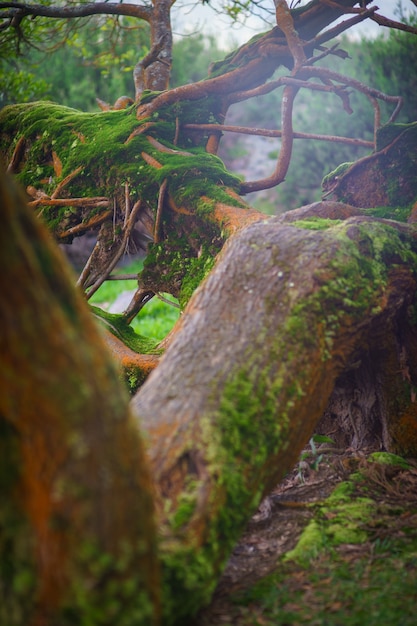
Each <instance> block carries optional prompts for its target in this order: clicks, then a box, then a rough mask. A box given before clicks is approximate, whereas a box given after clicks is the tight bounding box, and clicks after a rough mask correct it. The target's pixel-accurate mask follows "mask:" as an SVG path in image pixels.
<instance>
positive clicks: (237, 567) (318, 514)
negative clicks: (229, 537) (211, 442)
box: [196, 453, 417, 626]
mask: <svg viewBox="0 0 417 626" xmlns="http://www.w3.org/2000/svg"><path fill="white" fill-rule="evenodd" d="M297 476H299V468H298V467H296V468H294V472H292V473H291V474H290V475H289V476H288V477H287V478H286V479H285V481H283V483H282V485H281V486H280V487H278V488H277V490H276V491H275V492H274V493H273V494H272V495H271V496H270V505H269V506H270V511H269V513H268V515H267V516H266V517H265V515H264V516H262V511H261V513H258V515H257V516H255V517H254V518H253V520H252V521H251V522H250V524H249V526H248V529H247V531H246V533H245V535H244V537H243V538H242V541H241V542H240V543H239V546H238V547H237V548H236V550H235V551H234V553H233V556H232V558H231V560H230V562H229V565H228V568H227V569H226V572H225V575H224V577H223V580H222V582H221V584H220V586H219V590H218V594H217V596H215V599H214V602H213V603H212V605H211V607H210V608H209V609H208V610H206V611H205V612H202V613H201V615H200V616H199V618H198V621H196V626H214V624H219V623H221V624H225V625H227V626H232V624H233V626H258V625H259V626H277V625H279V626H284V625H285V626H287V625H288V626H290V625H291V626H292V625H293V626H296V625H297V626H298V625H299V624H309V625H310V626H311V625H320V626H322V625H329V626H340V625H342V624H343V626H345V625H347V626H362V625H363V624H366V625H367V626H368V625H371V626H374V625H375V626H376V625H377V624H378V625H380V624H387V625H391V624H392V625H394V624H395V625H397V624H401V625H404V626H408V625H410V626H411V624H414V623H415V602H416V589H417V469H416V463H415V462H414V461H411V462H408V461H405V460H404V459H402V458H400V457H396V456H395V455H388V454H385V453H376V454H370V455H369V456H368V457H365V455H359V456H358V455H356V454H355V453H347V454H343V455H341V454H335V455H332V454H326V455H324V456H323V459H322V461H321V463H320V466H319V468H318V470H317V471H311V472H310V474H309V475H308V476H306V477H305V480H304V482H300V481H299V480H298V483H297V480H296V477H297ZM329 492H330V495H329ZM303 528H304V532H303ZM306 529H308V530H306ZM313 531H314V532H313ZM288 548H289V549H288ZM266 571H269V574H267V575H266V576H265V572H266ZM230 590H232V591H230Z"/></svg>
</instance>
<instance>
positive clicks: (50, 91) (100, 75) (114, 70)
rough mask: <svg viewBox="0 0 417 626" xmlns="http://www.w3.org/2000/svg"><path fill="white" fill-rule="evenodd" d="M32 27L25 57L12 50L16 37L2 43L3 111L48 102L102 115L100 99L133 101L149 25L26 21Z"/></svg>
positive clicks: (107, 20)
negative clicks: (128, 98)
mask: <svg viewBox="0 0 417 626" xmlns="http://www.w3.org/2000/svg"><path fill="white" fill-rule="evenodd" d="M27 24H31V25H32V26H31V31H30V33H29V36H28V38H27V40H28V43H25V44H24V45H22V46H21V50H20V54H17V52H16V49H15V48H13V47H12V44H13V40H12V39H11V37H12V34H10V35H9V36H8V40H7V42H6V41H4V38H5V35H4V37H3V41H1V40H0V50H2V49H3V50H4V51H5V53H4V54H3V55H0V70H1V71H0V76H1V78H0V104H1V105H3V106H4V105H6V104H13V103H16V102H28V101H33V100H37V99H40V98H44V99H49V100H53V101H55V102H59V103H61V104H66V105H67V106H71V107H74V108H79V109H81V110H84V111H97V109H98V107H97V103H96V98H97V97H98V98H100V99H102V100H104V101H106V102H108V103H110V104H113V103H114V102H115V100H116V99H117V98H118V97H119V96H121V95H129V96H132V97H133V95H134V86H133V78H132V72H133V68H134V66H135V65H136V63H137V61H138V60H139V59H140V58H141V56H144V55H145V54H146V53H147V52H148V51H149V49H148V45H149V27H148V25H147V24H146V23H144V22H139V21H138V20H134V19H132V18H128V17H123V18H121V17H119V18H115V17H112V16H92V17H90V18H89V19H88V20H75V21H72V20H70V21H65V20H52V21H51V20H47V19H45V18H37V19H36V21H35V20H24V21H23V25H24V26H25V27H26V25H27ZM6 32H8V31H6ZM132 42H133V43H134V45H132ZM31 44H33V46H34V47H31ZM6 50H7V52H6Z"/></svg>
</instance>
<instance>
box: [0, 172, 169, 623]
mask: <svg viewBox="0 0 417 626" xmlns="http://www.w3.org/2000/svg"><path fill="white" fill-rule="evenodd" d="M0 206H1V224H2V227H1V232H0V257H1V268H2V271H1V274H0V284H1V303H0V325H1V339H0V371H1V375H0V431H1V437H0V450H1V452H0V484H1V492H2V503H1V509H0V537H1V538H0V622H1V623H2V624H8V625H9V626H17V625H19V626H23V625H26V626H29V625H31V626H35V625H36V626H41V625H44V624H60V625H62V626H64V625H65V624H68V625H69V624H74V623H78V624H92V623H94V624H97V625H99V624H102V625H104V624H115V623H117V624H132V623H135V624H143V625H144V626H145V625H146V626H148V625H149V624H156V623H158V621H159V620H158V615H159V610H160V609H159V606H160V605H159V596H160V592H159V586H160V585H159V571H158V564H157V555H156V533H155V526H154V505H153V487H152V482H151V477H150V474H149V468H148V464H147V461H146V459H145V453H144V448H143V444H142V441H141V439H140V436H139V434H138V431H137V428H136V427H135V424H134V423H133V421H132V417H131V415H130V413H129V408H128V395H127V392H126V388H125V386H124V383H123V382H122V381H121V379H120V372H119V371H118V369H117V366H116V365H115V362H114V361H113V359H112V357H111V355H110V353H108V351H107V349H106V348H105V346H104V343H103V341H102V338H101V336H100V331H99V329H98V328H97V327H96V324H95V322H94V320H93V318H92V316H91V314H90V312H89V310H88V307H87V306H86V304H85V302H84V301H83V297H82V296H81V293H78V292H76V290H75V289H74V286H73V276H72V274H70V272H69V270H68V269H67V267H66V264H65V262H64V259H63V257H62V256H61V253H60V251H59V250H58V249H57V247H56V245H55V243H54V242H53V241H52V239H51V238H50V235H49V234H48V233H47V232H46V230H45V229H44V227H43V226H42V225H41V224H40V223H39V220H37V219H36V218H35V216H34V215H33V212H32V211H29V210H28V209H27V207H26V206H25V200H24V198H23V197H22V196H20V194H18V193H17V192H16V188H14V187H13V186H12V185H11V182H10V181H8V180H5V179H4V177H3V176H2V177H1V202H0Z"/></svg>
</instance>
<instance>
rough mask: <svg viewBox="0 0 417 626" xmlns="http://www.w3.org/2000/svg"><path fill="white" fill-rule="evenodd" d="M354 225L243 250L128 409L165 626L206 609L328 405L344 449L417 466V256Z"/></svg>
mask: <svg viewBox="0 0 417 626" xmlns="http://www.w3.org/2000/svg"><path fill="white" fill-rule="evenodd" d="M320 213H322V214H323V215H325V216H331V217H332V218H333V219H335V220H336V221H335V222H333V223H334V225H332V220H331V219H321V218H317V215H320ZM358 213H360V211H358V210H356V209H354V208H352V207H348V206H346V205H341V204H338V203H325V204H324V205H316V206H312V207H307V208H306V209H304V210H302V211H299V212H298V214H297V215H296V216H295V217H294V219H296V218H297V217H298V220H299V221H298V222H295V223H294V225H287V224H285V218H280V219H277V218H275V219H272V220H269V221H263V222H259V223H256V224H253V225H250V226H248V227H247V228H245V229H244V230H243V231H242V232H241V233H239V234H238V235H236V236H234V237H233V238H231V239H230V240H229V242H228V243H227V244H226V246H225V249H224V250H223V252H222V253H221V255H220V257H219V259H218V261H217V264H216V266H215V268H214V270H213V271H212V272H211V274H210V275H209V277H208V278H207V279H206V281H205V282H204V283H203V285H202V286H201V287H200V288H199V289H198V290H197V292H196V293H195V294H194V296H193V298H192V299H191V301H190V302H189V304H188V307H187V309H186V311H185V313H184V315H183V318H182V320H181V322H180V329H179V332H178V333H177V335H176V337H175V339H174V340H173V342H172V343H171V345H170V346H169V348H168V350H167V352H166V353H165V355H164V357H163V359H162V361H161V363H160V365H159V366H158V368H157V369H156V370H155V371H154V372H153V373H152V374H151V376H150V377H149V378H148V380H147V381H146V383H145V384H144V386H143V387H142V389H141V390H140V391H139V392H138V394H137V395H136V396H135V398H134V399H133V400H132V406H133V408H134V410H135V413H136V414H137V416H138V422H139V424H140V427H141V428H142V429H143V430H144V432H145V433H146V438H147V440H148V442H149V453H150V459H151V466H152V471H153V475H154V478H155V480H156V482H157V483H158V485H159V492H158V499H157V508H158V514H159V517H160V523H161V528H162V539H163V543H162V546H161V548H162V561H163V564H164V567H163V572H164V580H165V585H166V589H167V593H168V594H169V595H170V596H171V600H170V601H168V599H167V598H165V606H166V608H167V614H166V616H165V618H166V620H167V623H178V624H180V623H183V622H182V621H181V620H183V619H185V617H186V616H187V615H189V614H190V613H192V612H194V611H195V610H196V609H197V608H198V606H200V605H201V603H204V601H207V600H208V599H209V597H210V594H211V592H212V590H213V588H214V585H215V583H216V580H217V577H218V575H219V573H220V571H221V569H222V566H223V564H224V562H225V560H226V558H227V556H228V554H229V551H230V549H231V548H232V546H233V545H234V543H235V542H236V540H237V538H238V536H239V534H240V532H241V531H242V529H243V527H244V525H245V523H246V521H247V519H248V515H250V514H251V513H252V512H253V511H254V509H255V508H256V506H257V505H258V504H259V502H260V499H261V498H262V496H263V495H265V494H266V493H267V492H268V491H269V490H270V489H272V487H274V485H276V483H277V482H278V481H279V480H280V478H281V477H282V476H283V474H284V473H285V472H286V471H287V470H288V469H289V468H291V466H292V465H293V464H294V463H295V461H296V459H297V457H298V455H299V452H300V450H301V448H302V447H303V446H304V445H305V443H306V442H307V441H308V439H309V437H310V436H311V435H312V433H313V431H314V429H315V427H316V425H317V423H318V421H319V418H320V417H321V416H322V415H323V412H324V411H325V409H326V405H328V402H329V399H330V398H331V397H332V398H333V399H332V404H331V405H329V406H330V407H333V408H334V407H335V404H336V401H337V402H338V404H339V407H344V408H345V407H349V410H350V415H349V417H350V418H351V422H350V425H351V429H353V432H352V434H351V439H350V441H348V440H346V441H345V442H344V443H345V444H347V445H348V444H352V445H360V444H366V445H372V446H374V447H376V448H377V449H379V448H380V447H381V446H384V447H386V448H387V449H392V450H395V451H397V452H399V453H408V454H412V455H416V454H417V408H416V407H417V405H416V403H415V402H414V400H415V392H414V385H415V384H416V383H417V379H416V376H417V369H416V365H417V363H416V359H415V354H416V351H415V348H416V340H417V334H416V328H415V321H414V317H413V310H414V306H415V291H416V277H415V267H416V261H417V257H416V253H417V242H416V241H415V239H414V235H413V233H412V232H409V231H408V229H407V227H406V226H402V225H398V224H395V223H393V222H387V221H384V220H382V221H374V220H372V219H370V218H365V217H363V216H360V215H359V216H356V217H355V214H358ZM349 216H350V217H349ZM347 217H348V219H346V218H347ZM301 218H302V219H301ZM339 220H342V221H339ZM311 229H313V230H311ZM317 229H319V230H317ZM359 374H360V375H363V378H361V379H359ZM351 379H352V380H351ZM347 381H349V384H347ZM352 381H354V382H353V383H352ZM336 383H337V386H336V389H335V384H336ZM355 385H357V387H356V388H355ZM332 393H333V396H332ZM331 410H332V409H331V408H329V409H328V410H327V415H329V412H331ZM338 417H339V413H337V414H336V415H335V416H333V421H332V424H331V430H332V431H334V430H336V429H337V428H338ZM371 420H372V421H371ZM361 421H363V422H364V423H363V424H362V423H361ZM358 433H359V434H358ZM345 434H346V433H345ZM332 436H333V435H332ZM356 437H357V438H356ZM177 600H178V601H177ZM174 607H175V611H174ZM173 615H175V616H178V617H177V620H178V621H176V619H174V618H173Z"/></svg>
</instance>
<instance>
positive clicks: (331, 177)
mask: <svg viewBox="0 0 417 626" xmlns="http://www.w3.org/2000/svg"><path fill="white" fill-rule="evenodd" d="M352 165H353V162H348V163H341V164H340V165H338V166H337V167H336V169H334V170H333V171H332V172H330V173H329V174H327V175H326V176H325V177H324V178H323V181H322V187H323V189H325V190H326V189H329V188H330V187H332V185H333V184H334V183H335V182H336V181H337V180H338V179H339V178H341V177H342V176H343V175H344V174H345V173H346V172H347V170H348V169H349V168H350V167H351V166H352Z"/></svg>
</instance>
